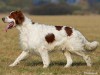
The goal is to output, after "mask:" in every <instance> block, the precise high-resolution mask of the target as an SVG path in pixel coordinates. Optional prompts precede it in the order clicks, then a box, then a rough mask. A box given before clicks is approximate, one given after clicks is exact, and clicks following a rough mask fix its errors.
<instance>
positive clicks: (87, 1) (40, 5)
mask: <svg viewBox="0 0 100 75" xmlns="http://www.w3.org/2000/svg"><path fill="white" fill-rule="evenodd" d="M12 10H22V11H24V12H26V13H29V14H32V15H65V14H70V15H72V14H74V15H77V14H80V15H85V14H100V0H0V13H7V12H10V11H12Z"/></svg>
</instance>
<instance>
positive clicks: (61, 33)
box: [2, 11, 99, 68]
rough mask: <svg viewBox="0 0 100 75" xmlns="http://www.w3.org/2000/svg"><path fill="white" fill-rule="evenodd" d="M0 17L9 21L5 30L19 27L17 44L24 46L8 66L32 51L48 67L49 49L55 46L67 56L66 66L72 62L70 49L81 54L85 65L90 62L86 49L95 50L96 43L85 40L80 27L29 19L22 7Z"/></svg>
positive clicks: (16, 62)
mask: <svg viewBox="0 0 100 75" xmlns="http://www.w3.org/2000/svg"><path fill="white" fill-rule="evenodd" d="M2 20H3V22H4V23H8V25H7V27H6V28H5V30H6V31H7V30H8V29H12V28H14V27H15V28H17V29H18V30H19V32H20V44H21V47H22V49H23V51H22V53H21V54H20V55H19V56H18V58H17V59H16V60H15V61H14V63H12V64H11V65H9V66H11V67H14V66H16V65H17V64H18V63H19V62H20V61H21V60H23V59H24V58H25V57H26V56H28V55H29V54H30V53H32V52H33V53H36V54H38V55H40V56H41V58H42V61H43V68H47V67H48V66H49V64H50V60H49V55H48V52H51V51H54V50H55V51H59V50H60V51H61V52H63V54H64V55H65V57H66V60H67V64H66V65H65V67H66V68H67V67H70V66H71V65H72V62H73V61H72V58H71V54H73V53H74V54H76V55H79V56H81V57H83V59H84V60H85V62H86V63H87V66H91V65H92V62H91V59H90V57H89V56H88V55H87V54H86V52H88V51H94V50H95V49H96V48H97V46H98V45H99V43H98V42H97V41H93V42H88V41H87V39H86V38H85V37H84V36H83V35H82V34H81V33H80V31H78V30H76V29H74V28H72V27H68V26H52V25H45V24H39V23H35V22H32V21H31V20H30V19H29V18H28V17H26V16H25V15H24V14H23V13H22V11H12V12H11V13H10V15H9V16H6V17H3V18H2ZM58 58H59V57H58Z"/></svg>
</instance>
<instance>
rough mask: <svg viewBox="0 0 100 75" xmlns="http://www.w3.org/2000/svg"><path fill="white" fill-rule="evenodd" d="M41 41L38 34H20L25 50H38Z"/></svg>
mask: <svg viewBox="0 0 100 75" xmlns="http://www.w3.org/2000/svg"><path fill="white" fill-rule="evenodd" d="M39 41H40V39H39V37H38V35H35V36H34V33H33V35H32V34H31V33H22V34H20V43H21V46H22V48H23V50H31V49H32V50H36V49H37V48H38V47H39V45H40V43H39Z"/></svg>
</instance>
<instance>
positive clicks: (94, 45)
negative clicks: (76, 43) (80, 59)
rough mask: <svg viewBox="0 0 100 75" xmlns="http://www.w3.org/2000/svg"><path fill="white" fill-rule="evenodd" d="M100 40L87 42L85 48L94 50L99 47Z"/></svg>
mask: <svg viewBox="0 0 100 75" xmlns="http://www.w3.org/2000/svg"><path fill="white" fill-rule="evenodd" d="M98 45H99V42H97V41H93V42H88V41H87V43H86V44H85V49H86V50H88V51H94V50H96V48H97V47H98Z"/></svg>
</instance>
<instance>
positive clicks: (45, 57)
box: [39, 49, 50, 68]
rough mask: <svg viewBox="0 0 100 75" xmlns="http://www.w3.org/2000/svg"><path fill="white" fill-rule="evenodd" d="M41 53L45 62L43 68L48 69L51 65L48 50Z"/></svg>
mask: <svg viewBox="0 0 100 75" xmlns="http://www.w3.org/2000/svg"><path fill="white" fill-rule="evenodd" d="M39 53H40V56H41V58H42V61H43V68H47V67H48V66H49V64H50V60H49V55H48V51H47V50H46V49H40V50H39Z"/></svg>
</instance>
